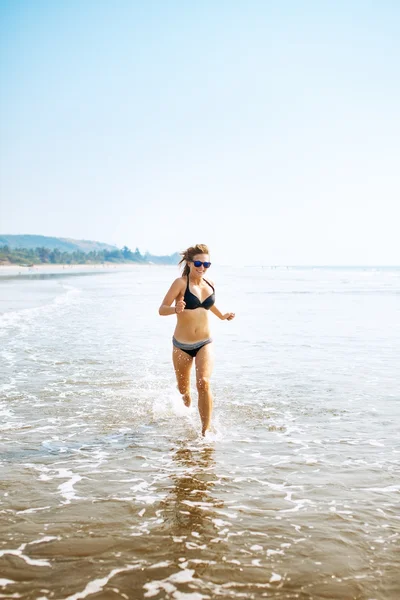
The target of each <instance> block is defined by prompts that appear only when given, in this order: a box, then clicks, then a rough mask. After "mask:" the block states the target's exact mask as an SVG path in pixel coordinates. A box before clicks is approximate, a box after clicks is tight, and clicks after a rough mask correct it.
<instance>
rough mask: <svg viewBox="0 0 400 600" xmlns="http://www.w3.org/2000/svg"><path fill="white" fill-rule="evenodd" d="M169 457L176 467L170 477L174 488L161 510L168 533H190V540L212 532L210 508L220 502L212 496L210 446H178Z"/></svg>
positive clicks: (183, 534)
mask: <svg viewBox="0 0 400 600" xmlns="http://www.w3.org/2000/svg"><path fill="white" fill-rule="evenodd" d="M173 459H174V461H175V462H176V464H177V465H178V468H179V471H178V472H177V473H176V474H175V475H174V476H173V477H172V480H173V482H174V488H173V490H172V492H171V493H170V494H169V496H168V498H167V499H166V500H165V507H164V510H163V513H164V514H163V516H164V519H165V524H167V525H168V529H169V533H170V535H172V536H178V537H180V536H191V538H192V540H193V541H194V540H195V537H199V536H207V537H211V536H215V535H216V528H215V525H214V523H213V519H214V518H215V516H216V515H215V510H214V509H215V508H221V507H222V506H223V502H222V501H220V500H217V499H216V498H214V497H213V496H212V492H213V489H214V487H215V482H216V480H217V476H216V474H215V459H214V448H213V447H206V448H200V449H199V448H189V447H185V446H182V447H180V448H178V450H177V451H176V452H175V454H174V455H173ZM193 534H195V535H193ZM196 534H197V535H196ZM204 541H205V540H204V539H203V540H202V543H204Z"/></svg>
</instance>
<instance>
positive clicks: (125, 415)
mask: <svg viewBox="0 0 400 600" xmlns="http://www.w3.org/2000/svg"><path fill="white" fill-rule="evenodd" d="M17 271H18V270H17ZM177 276H178V270H177V268H176V267H159V266H135V267H132V268H129V269H123V268H115V269H104V270H101V269H92V270H91V269H86V270H85V269H82V270H79V269H65V270H61V269H59V270H58V271H57V272H53V273H52V272H51V269H50V270H46V269H44V270H41V271H34V270H33V271H28V270H27V269H21V274H18V273H17V274H16V275H9V274H8V271H7V270H2V269H0V360H1V362H0V414H1V421H0V429H1V438H0V467H1V487H0V598H23V599H29V600H31V599H32V600H33V599H35V600H46V599H54V600H79V599H82V598H89V599H90V600H92V599H93V600H114V599H115V600H116V599H120V598H124V599H127V600H131V599H135V600H136V599H146V598H153V599H154V600H159V599H164V598H168V599H174V600H202V599H206V598H209V599H214V598H217V599H236V598H242V599H245V600H249V599H258V598H273V599H290V600H292V599H300V600H336V599H337V600H348V599H349V600H350V599H359V600H398V598H399V597H400V575H399V573H400V568H399V566H400V565H399V562H400V561H399V556H400V553H399V535H400V510H399V509H400V468H399V459H400V431H399V430H400V369H399V366H400V359H399V357H400V268H367V267H364V268H361V267H360V268H346V269H345V268H287V269H286V268H275V269H274V268H262V267H238V268H233V267H216V268H214V267H213V268H212V274H211V273H210V277H212V278H213V279H214V280H215V282H216V304H217V306H218V307H219V308H220V310H222V312H227V311H233V312H235V313H236V318H235V320H233V321H231V322H227V321H219V320H218V319H217V318H216V317H214V315H212V314H211V315H210V318H211V320H212V331H213V338H214V349H215V357H216V361H215V369H214V373H213V378H212V388H213V392H214V415H213V428H212V431H211V433H210V434H209V435H208V436H207V437H206V438H202V437H201V435H200V419H199V416H198V413H197V407H196V391H195V386H194V382H192V386H193V400H194V401H193V405H192V407H191V408H190V409H187V408H185V407H184V406H183V403H182V400H181V398H180V396H179V394H178V392H177V390H176V385H175V379H174V372H173V368H172V362H171V353H172V344H171V337H172V333H173V329H174V324H175V317H174V316H171V317H160V316H159V315H158V307H159V305H160V303H161V300H162V298H163V297H164V295H165V293H166V291H167V289H168V287H169V285H170V283H171V282H172V280H173V279H174V278H175V277H177Z"/></svg>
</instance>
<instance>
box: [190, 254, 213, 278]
mask: <svg viewBox="0 0 400 600" xmlns="http://www.w3.org/2000/svg"><path fill="white" fill-rule="evenodd" d="M196 261H200V262H201V263H206V264H207V263H210V257H209V255H208V254H196V255H195V256H194V257H193V260H191V261H189V262H188V265H189V269H190V274H191V275H193V276H194V277H203V275H204V273H205V272H206V271H207V269H206V268H205V266H204V264H201V265H199V266H196V265H195V264H194V263H195V262H196ZM210 264H211V263H210Z"/></svg>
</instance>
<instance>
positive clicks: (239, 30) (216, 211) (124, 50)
mask: <svg viewBox="0 0 400 600" xmlns="http://www.w3.org/2000/svg"><path fill="white" fill-rule="evenodd" d="M399 223H400V3H399V2H398V1H397V0H380V1H379V2H373V1H372V0H371V1H368V0H359V1H358V0H336V1H335V2H328V1H324V0H279V1H278V0H202V1H201V2H190V1H187V0H149V1H146V2H143V0H141V1H136V0H113V1H111V0H85V1H82V0H59V1H57V2H54V1H53V0H29V1H28V0H0V234H1V233H2V234H28V233H31V234H37V235H39V234H41V235H49V236H60V237H70V238H75V239H88V240H96V241H101V242H107V243H112V244H115V245H117V246H119V247H122V246H123V245H127V246H129V247H130V248H132V249H135V248H136V247H138V248H139V249H140V250H141V251H142V252H145V251H149V252H151V253H153V254H170V253H172V252H175V251H179V250H183V249H184V248H186V247H188V246H190V245H193V244H195V243H205V244H208V246H209V248H210V255H211V259H212V260H213V262H217V263H219V264H238V265H239V264H240V265H246V264H252V265H256V264H263V265H399V264H400V235H399V232H398V230H399Z"/></svg>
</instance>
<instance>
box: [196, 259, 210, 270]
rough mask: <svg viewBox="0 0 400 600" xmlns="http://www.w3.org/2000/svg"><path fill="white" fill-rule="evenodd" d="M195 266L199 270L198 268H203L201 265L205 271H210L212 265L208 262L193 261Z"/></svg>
mask: <svg viewBox="0 0 400 600" xmlns="http://www.w3.org/2000/svg"><path fill="white" fill-rule="evenodd" d="M193 264H194V266H195V267H197V268H198V267H201V265H203V267H204V268H205V269H209V268H210V267H211V263H210V262H207V261H206V262H201V260H194V261H193Z"/></svg>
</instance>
